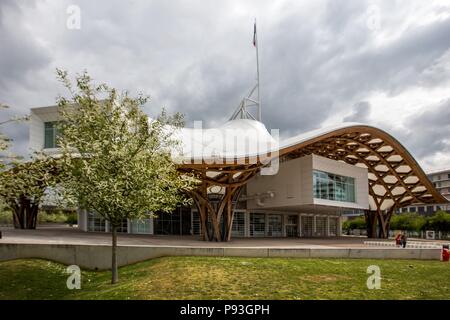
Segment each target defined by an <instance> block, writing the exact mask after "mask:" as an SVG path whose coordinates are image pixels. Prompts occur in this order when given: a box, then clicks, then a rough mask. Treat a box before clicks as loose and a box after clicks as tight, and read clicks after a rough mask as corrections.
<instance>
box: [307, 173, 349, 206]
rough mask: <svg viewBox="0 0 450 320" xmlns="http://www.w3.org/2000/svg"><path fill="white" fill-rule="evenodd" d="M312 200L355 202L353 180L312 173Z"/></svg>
mask: <svg viewBox="0 0 450 320" xmlns="http://www.w3.org/2000/svg"><path fill="white" fill-rule="evenodd" d="M313 190H314V198H317V199H326V200H334V201H343V202H355V178H352V177H344V176H340V175H337V174H333V173H328V172H323V171H317V170H314V171H313Z"/></svg>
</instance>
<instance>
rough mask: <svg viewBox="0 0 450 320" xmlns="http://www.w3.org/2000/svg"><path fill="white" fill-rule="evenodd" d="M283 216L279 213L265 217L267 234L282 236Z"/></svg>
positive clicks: (269, 235)
mask: <svg viewBox="0 0 450 320" xmlns="http://www.w3.org/2000/svg"><path fill="white" fill-rule="evenodd" d="M282 221H283V216H282V215H279V214H270V215H268V217H267V236H268V237H281V236H283V224H282Z"/></svg>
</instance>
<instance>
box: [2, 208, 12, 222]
mask: <svg viewBox="0 0 450 320" xmlns="http://www.w3.org/2000/svg"><path fill="white" fill-rule="evenodd" d="M12 223H13V217H12V213H11V211H8V210H2V211H0V225H6V224H8V225H9V224H12Z"/></svg>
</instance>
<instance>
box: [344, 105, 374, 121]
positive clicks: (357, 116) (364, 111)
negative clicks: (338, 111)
mask: <svg viewBox="0 0 450 320" xmlns="http://www.w3.org/2000/svg"><path fill="white" fill-rule="evenodd" d="M371 109H372V106H371V105H370V103H369V102H367V101H361V102H358V103H357V104H355V105H354V106H353V110H352V113H351V114H350V115H348V116H346V117H345V118H344V119H343V121H344V122H361V123H366V122H369V121H370V111H371Z"/></svg>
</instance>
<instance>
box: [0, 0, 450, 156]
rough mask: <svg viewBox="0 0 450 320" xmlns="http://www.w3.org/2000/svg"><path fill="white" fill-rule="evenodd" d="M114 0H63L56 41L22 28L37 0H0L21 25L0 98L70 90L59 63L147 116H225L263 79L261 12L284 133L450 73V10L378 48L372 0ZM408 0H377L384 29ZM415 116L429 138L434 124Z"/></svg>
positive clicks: (5, 34)
mask: <svg viewBox="0 0 450 320" xmlns="http://www.w3.org/2000/svg"><path fill="white" fill-rule="evenodd" d="M4 3H5V4H4ZM72 3H75V4H77V5H79V6H80V8H81V14H82V16H81V18H82V28H81V30H68V29H66V28H65V18H66V12H65V8H66V7H67V5H69V4H72ZM105 3H106V2H103V3H102V2H100V4H99V3H98V2H93V1H87V0H82V1H68V0H66V1H64V2H63V1H61V2H58V5H59V7H58V8H57V10H56V11H55V12H49V13H48V14H50V15H53V16H54V17H55V18H54V19H56V21H57V26H59V28H60V29H58V32H54V31H55V30H48V34H46V39H45V40H46V41H47V42H48V43H49V44H50V46H49V47H48V48H51V50H49V49H48V48H43V47H41V45H40V42H39V41H37V40H36V38H35V37H34V36H33V34H26V33H24V31H25V29H24V27H23V25H24V21H23V20H22V19H21V12H22V11H23V10H33V8H26V6H27V5H28V3H27V4H26V5H25V4H22V5H21V6H20V7H19V6H17V5H16V4H15V2H12V1H8V2H2V5H0V11H1V15H2V16H3V14H4V12H6V13H8V14H13V15H15V17H16V19H15V20H16V21H15V24H14V25H16V24H17V26H18V27H17V30H13V29H14V28H13V27H14V26H13V25H12V24H11V23H10V21H7V20H2V21H1V24H0V36H1V37H2V40H3V38H4V39H6V41H7V43H8V45H9V46H10V47H11V48H13V49H14V48H15V49H16V50H11V52H9V53H8V55H6V56H5V57H1V56H0V68H1V69H2V73H1V77H0V100H4V101H0V102H5V103H9V104H11V105H14V104H13V103H11V102H10V101H12V102H14V103H15V104H16V105H17V106H19V107H20V109H18V110H16V113H24V112H26V110H28V108H29V107H30V105H29V103H30V101H32V102H33V104H34V105H32V106H39V105H46V104H49V102H48V101H51V100H52V99H54V97H55V96H56V94H57V93H59V92H61V93H64V92H63V91H61V90H60V88H59V87H57V86H56V81H54V67H55V66H58V67H62V68H66V69H68V70H69V71H70V72H71V73H76V72H80V71H82V70H83V69H87V70H88V71H89V72H90V73H91V75H92V76H93V77H94V79H95V80H96V81H100V82H107V83H109V84H110V85H112V86H114V87H117V88H119V89H129V90H131V91H132V92H133V91H134V92H135V91H144V92H146V93H148V94H149V95H150V96H151V102H150V103H149V104H148V105H147V106H146V108H145V110H146V111H147V112H148V113H149V114H153V115H154V114H155V113H156V112H158V111H159V110H160V107H161V106H164V107H166V108H167V109H168V110H169V111H171V112H175V111H179V112H182V113H184V114H185V115H186V118H187V123H188V124H189V123H190V122H191V121H193V120H204V121H205V122H206V125H207V126H208V125H211V124H215V123H220V122H221V121H225V120H226V119H227V118H228V117H229V116H230V115H231V113H232V112H233V111H234V109H235V108H236V107H237V105H238V103H239V101H240V99H241V98H242V97H243V96H244V95H245V93H246V92H247V91H248V90H249V89H250V88H251V86H252V85H253V84H254V78H255V57H254V54H255V52H254V48H253V47H252V45H251V37H252V23H253V17H254V15H255V12H256V13H260V16H258V31H259V33H258V39H259V40H260V63H261V95H262V96H261V98H262V105H263V121H264V122H265V124H266V126H267V127H268V128H269V129H270V128H279V129H281V134H282V135H284V136H286V135H291V134H295V133H300V132H304V131H307V130H310V129H314V128H317V127H320V126H321V124H322V123H323V122H324V121H326V120H327V119H328V117H329V116H332V115H334V114H335V113H337V112H338V113H339V114H344V115H345V114H346V115H347V116H345V117H344V119H343V120H344V121H358V122H372V121H371V120H373V119H371V117H370V116H371V114H370V109H371V106H370V101H369V100H367V99H368V96H369V95H370V94H371V93H373V92H382V93H385V94H388V95H396V94H399V93H402V92H404V91H405V90H407V89H408V88H411V87H412V86H421V87H425V88H434V87H438V86H441V85H442V84H443V83H446V82H447V81H449V80H450V67H449V64H448V63H449V62H448V61H449V57H450V51H449V47H450V46H449V44H448V39H450V19H445V20H440V21H435V22H433V23H430V24H427V25H423V26H421V27H417V26H416V27H411V28H409V29H407V30H406V31H405V32H404V33H403V34H401V35H400V37H399V38H398V39H396V40H395V41H393V42H391V43H384V44H382V45H375V40H376V36H377V33H376V32H371V31H370V30H369V29H368V28H367V26H366V20H367V17H366V11H367V8H368V7H369V5H371V4H372V1H359V0H358V1H356V0H354V1H348V0H345V1H343V0H342V1H336V0H331V1H325V0H319V1H314V2H309V3H301V4H300V5H299V4H298V2H297V1H292V2H282V3H281V4H279V6H280V8H279V9H278V11H277V13H276V15H275V14H272V12H270V10H271V8H272V6H273V2H271V1H254V2H251V5H252V6H253V8H250V7H251V5H248V3H246V5H248V6H249V7H248V9H249V12H247V13H242V12H240V13H237V12H238V10H236V3H237V2H232V1H227V2H224V1H222V2H211V1H189V2H185V1H177V2H173V1H150V2H148V1H126V2H125V1H108V2H107V5H106V4H105ZM409 3H410V4H409V5H405V4H404V3H401V2H393V1H384V2H377V4H378V5H379V8H380V13H381V18H382V20H381V31H383V32H386V30H394V31H396V30H397V26H398V25H399V24H401V23H402V22H403V21H404V20H405V19H406V17H407V16H408V15H410V14H411V11H413V10H414V5H416V4H417V3H420V2H414V1H411V2H409ZM239 4H240V6H242V5H241V3H239ZM29 6H32V5H29ZM244 8H245V7H244ZM250 9H251V10H250ZM241 10H242V9H241ZM436 10H442V8H441V9H439V8H436ZM444 10H447V9H445V8H444ZM41 14H42V13H41ZM22 18H23V17H22ZM44 18H45V16H42V17H37V20H39V19H44ZM0 48H2V50H3V44H2V46H1V47H0ZM18 51H20V52H18ZM2 59H3V60H2ZM3 69H5V72H3ZM30 79H32V80H33V81H31V82H30ZM30 83H31V84H33V85H34V86H37V85H40V87H39V89H36V88H33V86H32V85H31V84H30ZM6 86H7V87H6ZM5 100H6V101H5ZM356 101H362V102H360V103H358V104H356V105H355V102H356ZM342 106H346V107H344V109H342V108H343V107H342ZM366 109H367V110H366ZM365 110H366V111H367V112H365ZM411 121H413V120H411ZM417 121H419V120H417ZM430 121H431V120H430ZM411 125H412V124H411ZM414 125H415V126H419V127H420V128H421V129H420V130H424V132H425V134H426V135H428V132H429V129H428V128H426V127H423V128H422V127H421V126H420V124H418V123H414ZM444 127H445V126H444ZM396 130H397V129H396V128H393V132H394V133H397V131H396ZM447 132H448V131H447ZM11 134H16V133H13V132H11ZM17 134H18V133H17ZM399 135H400V138H402V139H403V138H405V140H408V141H410V142H411V145H410V146H411V148H417V150H418V151H417V154H420V155H423V154H426V153H427V152H435V151H436V150H437V149H438V148H439V147H442V145H438V144H436V146H433V145H431V146H427V145H426V143H424V142H423V141H419V140H417V141H416V142H414V143H417V144H418V147H415V146H414V145H412V142H413V141H415V140H410V139H409V137H406V136H405V134H404V133H402V132H399ZM13 138H15V141H17V143H22V139H23V141H25V140H26V137H24V136H20V135H19V134H18V136H17V137H13ZM440 139H441V140H442V137H440ZM437 143H438V142H437ZM440 143H443V142H442V141H441V142H440ZM444 148H445V147H444ZM422 149H423V150H424V151H420V150H422Z"/></svg>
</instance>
